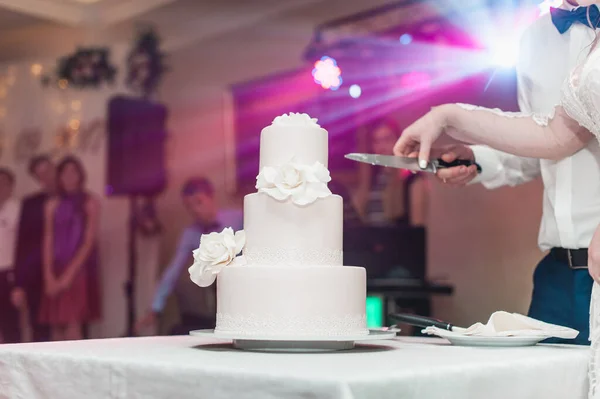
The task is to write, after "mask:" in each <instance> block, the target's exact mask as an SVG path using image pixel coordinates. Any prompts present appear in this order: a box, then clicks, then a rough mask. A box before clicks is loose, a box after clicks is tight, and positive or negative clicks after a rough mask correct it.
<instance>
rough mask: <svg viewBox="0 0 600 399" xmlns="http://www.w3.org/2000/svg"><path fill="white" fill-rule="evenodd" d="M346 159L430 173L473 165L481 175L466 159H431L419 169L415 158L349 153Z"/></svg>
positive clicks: (478, 168) (479, 167)
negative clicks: (425, 165)
mask: <svg viewBox="0 0 600 399" xmlns="http://www.w3.org/2000/svg"><path fill="white" fill-rule="evenodd" d="M344 157H345V158H346V159H350V160H352V161H358V162H364V163H369V164H371V165H380V166H386V167H392V168H399V169H408V170H412V171H414V172H430V173H435V172H437V170H438V169H443V168H452V167H455V166H463V165H464V166H471V165H475V166H476V167H477V173H481V166H479V165H478V164H477V163H476V162H473V161H470V160H468V159H457V160H455V161H452V162H446V161H443V160H441V159H433V160H431V161H429V162H428V163H427V167H426V168H424V169H421V167H420V166H419V160H418V159H417V158H406V157H397V156H393V155H379V154H361V153H351V154H346V155H345V156H344Z"/></svg>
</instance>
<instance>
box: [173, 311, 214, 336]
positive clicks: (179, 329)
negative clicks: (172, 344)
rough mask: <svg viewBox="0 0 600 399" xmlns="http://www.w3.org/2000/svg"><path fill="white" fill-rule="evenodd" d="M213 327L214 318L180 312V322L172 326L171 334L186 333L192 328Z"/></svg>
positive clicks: (203, 328)
mask: <svg viewBox="0 0 600 399" xmlns="http://www.w3.org/2000/svg"><path fill="white" fill-rule="evenodd" d="M211 328H215V319H214V318H208V317H202V316H196V315H193V314H186V313H184V314H182V315H181V322H180V323H179V324H178V325H176V326H175V327H173V329H172V330H171V335H188V334H189V333H190V331H193V330H205V329H211Z"/></svg>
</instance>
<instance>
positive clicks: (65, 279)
mask: <svg viewBox="0 0 600 399" xmlns="http://www.w3.org/2000/svg"><path fill="white" fill-rule="evenodd" d="M56 174H57V187H56V196H54V197H52V198H50V199H49V200H48V201H47V202H46V207H45V215H44V237H43V244H44V245H43V272H44V273H43V275H44V287H45V296H44V298H43V300H42V303H41V306H40V322H41V323H44V324H48V325H50V326H51V337H52V339H53V340H76V339H82V338H83V329H82V327H83V324H84V323H88V322H91V321H94V320H97V319H98V318H100V292H99V281H98V254H97V249H96V247H97V235H98V223H99V222H98V220H99V213H100V204H99V201H98V199H96V198H95V197H94V196H93V195H92V194H90V193H88V192H87V191H86V189H85V183H86V175H85V171H84V169H83V166H82V165H81V162H80V161H79V160H78V159H77V158H75V157H66V158H65V159H63V160H62V161H61V162H60V164H59V165H58V167H57V169H56Z"/></svg>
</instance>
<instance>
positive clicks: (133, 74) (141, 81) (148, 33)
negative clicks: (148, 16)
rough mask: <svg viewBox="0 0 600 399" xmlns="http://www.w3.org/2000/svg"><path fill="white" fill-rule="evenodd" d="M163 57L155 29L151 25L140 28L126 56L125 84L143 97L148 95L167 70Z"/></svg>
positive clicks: (154, 89) (152, 91)
mask: <svg viewBox="0 0 600 399" xmlns="http://www.w3.org/2000/svg"><path fill="white" fill-rule="evenodd" d="M164 58H165V55H164V53H162V52H161V51H160V38H159V37H158V34H157V33H156V31H155V30H154V29H153V28H152V27H147V26H146V27H143V28H141V29H140V30H139V33H138V37H137V39H136V41H135V43H134V45H133V48H132V49H131V51H130V53H129V56H128V57H127V80H126V84H127V86H129V87H130V88H131V89H132V90H133V91H135V92H136V93H140V94H141V95H142V96H143V97H149V96H150V95H151V94H152V93H154V92H155V91H156V89H157V87H158V85H159V84H160V81H161V79H162V77H163V74H164V73H165V72H166V71H167V67H166V66H165V64H164Z"/></svg>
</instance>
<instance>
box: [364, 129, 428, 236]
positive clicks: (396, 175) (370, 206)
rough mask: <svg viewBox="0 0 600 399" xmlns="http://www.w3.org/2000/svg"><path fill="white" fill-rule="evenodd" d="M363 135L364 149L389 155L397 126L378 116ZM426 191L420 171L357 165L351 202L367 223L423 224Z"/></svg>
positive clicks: (390, 224)
mask: <svg viewBox="0 0 600 399" xmlns="http://www.w3.org/2000/svg"><path fill="white" fill-rule="evenodd" d="M367 136H368V137H367V143H368V144H367V146H368V148H367V152H372V153H375V154H382V155H393V154H392V148H393V146H394V144H395V142H396V140H397V139H398V137H399V136H400V129H399V127H398V125H397V124H396V122H395V121H393V120H391V119H382V120H378V121H376V122H375V123H373V124H371V126H370V128H369V130H368V132H367ZM390 146H391V147H390ZM428 194H429V190H428V184H427V180H426V179H425V177H424V175H423V174H421V173H417V174H413V173H410V172H407V171H405V170H401V169H395V168H385V167H379V166H371V165H368V164H359V181H358V187H357V190H356V195H355V196H354V204H355V207H356V209H357V211H358V213H359V215H360V217H361V219H362V220H363V222H364V223H365V224H367V225H370V226H378V227H385V226H395V225H412V226H421V227H422V226H425V224H426V221H427V210H428V199H429V197H428Z"/></svg>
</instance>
